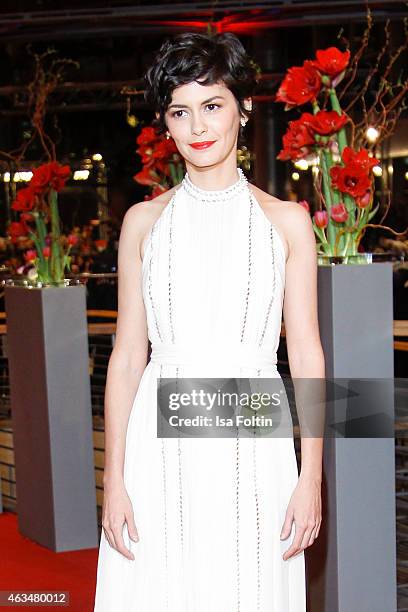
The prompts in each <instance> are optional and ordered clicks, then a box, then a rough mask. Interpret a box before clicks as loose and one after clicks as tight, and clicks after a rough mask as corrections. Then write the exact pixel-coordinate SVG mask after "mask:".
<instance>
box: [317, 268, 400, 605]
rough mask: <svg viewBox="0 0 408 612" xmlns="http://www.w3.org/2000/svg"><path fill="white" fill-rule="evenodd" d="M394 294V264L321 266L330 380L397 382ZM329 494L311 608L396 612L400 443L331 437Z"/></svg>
mask: <svg viewBox="0 0 408 612" xmlns="http://www.w3.org/2000/svg"><path fill="white" fill-rule="evenodd" d="M392 296H393V293H392V264H391V263H378V264H377V263H376V264H371V265H336V266H331V267H329V266H327V267H325V266H321V267H319V270H318V297H319V326H320V334H321V339H322V344H323V349H324V353H325V358H326V377H327V378H335V379H337V378H340V379H341V378H343V379H345V378H361V379H374V384H375V379H377V378H381V379H390V381H391V380H392V378H393V375H394V372H393V302H392V299H393V298H392ZM388 387H389V392H388V390H387V387H385V401H384V405H383V409H384V412H386V413H387V415H388V416H389V417H390V418H391V419H392V423H394V403H393V392H392V383H391V384H390V385H388ZM382 390H383V391H384V387H382ZM340 409H341V407H340ZM322 492H323V524H322V528H321V531H320V534H319V538H318V539H317V540H316V541H315V543H314V544H313V545H312V546H311V547H310V548H308V549H307V550H306V561H307V576H308V610H309V611H311V612H323V611H324V612H395V611H396V609H397V607H396V605H397V604H396V528H395V449H394V438H371V439H370V438H326V439H325V448H324V477H323V487H322Z"/></svg>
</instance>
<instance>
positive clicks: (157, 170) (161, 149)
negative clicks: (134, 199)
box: [133, 126, 253, 200]
mask: <svg viewBox="0 0 408 612" xmlns="http://www.w3.org/2000/svg"><path fill="white" fill-rule="evenodd" d="M136 140H137V144H138V145H139V147H138V148H137V149H136V152H137V153H138V154H139V155H140V156H141V158H142V164H143V168H142V170H141V171H140V172H138V173H137V174H135V176H134V177H133V178H134V180H135V181H136V182H137V183H140V184H141V185H148V186H150V187H152V191H151V193H150V195H146V196H145V200H151V199H152V198H155V197H156V196H158V195H160V194H161V193H164V192H165V191H167V190H168V189H170V188H171V187H174V185H178V184H179V183H181V181H182V180H183V177H184V172H185V165H184V160H183V158H182V157H181V155H180V153H179V152H178V149H177V147H176V143H175V142H174V140H173V139H172V138H166V137H164V136H160V135H158V134H157V132H156V130H155V128H154V127H152V126H146V127H144V128H142V130H141V132H140V134H139V136H138V137H137V139H136ZM252 159H253V155H252V153H251V152H250V151H249V150H248V148H247V147H246V146H242V147H241V148H240V149H238V150H237V164H238V165H239V166H241V167H242V168H243V169H244V170H249V169H250V167H251V161H252Z"/></svg>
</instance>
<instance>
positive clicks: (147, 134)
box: [136, 126, 158, 145]
mask: <svg viewBox="0 0 408 612" xmlns="http://www.w3.org/2000/svg"><path fill="white" fill-rule="evenodd" d="M157 139H158V135H157V134H156V130H155V129H154V128H153V127H151V126H148V127H144V128H143V129H142V131H141V132H140V134H139V136H138V137H137V138H136V142H137V144H138V145H148V144H151V143H152V142H155V141H156V140H157Z"/></svg>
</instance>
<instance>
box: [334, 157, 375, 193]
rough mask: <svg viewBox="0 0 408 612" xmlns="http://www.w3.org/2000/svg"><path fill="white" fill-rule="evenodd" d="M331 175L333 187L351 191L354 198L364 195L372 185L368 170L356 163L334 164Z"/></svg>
mask: <svg viewBox="0 0 408 612" xmlns="http://www.w3.org/2000/svg"><path fill="white" fill-rule="evenodd" d="M330 176H331V179H332V185H333V187H335V188H336V189H338V190H339V191H341V192H342V193H349V194H350V195H351V196H353V198H357V197H360V196H362V195H364V194H365V192H366V191H367V189H369V188H370V185H371V179H370V177H369V176H368V174H367V172H366V171H365V170H364V169H362V168H360V166H357V165H356V164H349V165H348V166H345V167H341V166H334V168H331V169H330Z"/></svg>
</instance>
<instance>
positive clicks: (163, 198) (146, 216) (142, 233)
mask: <svg viewBox="0 0 408 612" xmlns="http://www.w3.org/2000/svg"><path fill="white" fill-rule="evenodd" d="M178 187H179V185H176V186H175V187H172V188H171V189H169V190H168V191H165V192H164V193H162V194H160V195H158V196H157V197H155V198H152V199H151V200H144V201H142V202H137V203H136V204H133V205H132V206H131V207H130V208H129V209H128V210H127V211H126V214H125V216H124V218H123V224H125V223H126V224H127V225H129V227H130V228H131V231H132V233H133V234H134V236H135V240H136V242H137V244H138V248H139V253H140V258H141V259H143V256H144V252H143V249H142V245H143V244H144V241H145V238H146V237H147V235H148V234H149V232H150V230H151V228H152V227H153V225H154V224H155V223H156V221H157V219H158V218H159V217H160V215H161V214H162V212H163V211H164V209H165V208H166V206H167V204H168V203H169V202H170V200H171V198H172V196H173V194H174V193H175V191H177V189H178Z"/></svg>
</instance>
